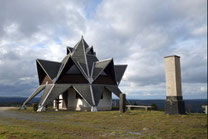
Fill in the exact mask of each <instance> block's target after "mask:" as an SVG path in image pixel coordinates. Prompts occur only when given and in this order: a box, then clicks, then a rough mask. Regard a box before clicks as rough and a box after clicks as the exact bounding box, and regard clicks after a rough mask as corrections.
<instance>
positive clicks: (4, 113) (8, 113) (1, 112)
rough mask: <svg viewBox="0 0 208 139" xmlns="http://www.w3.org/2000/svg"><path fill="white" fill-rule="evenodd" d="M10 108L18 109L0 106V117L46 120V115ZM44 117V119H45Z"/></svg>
mask: <svg viewBox="0 0 208 139" xmlns="http://www.w3.org/2000/svg"><path fill="white" fill-rule="evenodd" d="M11 109H18V108H17V107H0V118H15V119H19V120H28V121H41V122H42V121H46V120H47V119H46V115H39V114H32V113H24V112H20V111H16V110H14V111H12V110H11ZM45 119H46V120H45Z"/></svg>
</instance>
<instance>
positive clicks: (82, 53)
mask: <svg viewBox="0 0 208 139" xmlns="http://www.w3.org/2000/svg"><path fill="white" fill-rule="evenodd" d="M85 46H86V45H85V41H84V39H81V40H80V41H79V43H78V44H76V46H75V49H74V52H73V54H72V59H73V60H74V61H76V63H80V65H81V67H82V69H83V70H84V72H85V74H86V75H87V76H89V67H88V63H87V58H86V47H85Z"/></svg>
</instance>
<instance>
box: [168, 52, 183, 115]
mask: <svg viewBox="0 0 208 139" xmlns="http://www.w3.org/2000/svg"><path fill="white" fill-rule="evenodd" d="M165 78H166V101H165V113H166V114H185V106H184V101H183V96H182V89H181V68H180V57H179V56H176V55H173V56H166V57H165Z"/></svg>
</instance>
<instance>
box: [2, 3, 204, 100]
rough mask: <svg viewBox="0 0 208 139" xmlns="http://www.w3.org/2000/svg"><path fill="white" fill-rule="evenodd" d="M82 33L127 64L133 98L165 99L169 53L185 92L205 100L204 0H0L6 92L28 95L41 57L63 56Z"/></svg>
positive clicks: (105, 54)
mask: <svg viewBox="0 0 208 139" xmlns="http://www.w3.org/2000/svg"><path fill="white" fill-rule="evenodd" d="M81 35H83V36H84V39H85V40H86V41H87V43H88V44H89V45H93V47H94V50H95V51H96V52H97V56H98V58H99V59H106V58H110V57H113V58H114V62H115V63H116V64H128V68H127V71H126V73H125V76H124V78H123V80H122V82H121V84H120V88H121V89H122V91H123V92H124V93H126V94H127V98H134V99H164V98H165V95H166V94H165V92H166V88H165V71H164V56H167V55H179V56H180V57H181V69H182V91H183V96H184V98H185V99H199V98H207V1H206V0H168V1H166V0H94V1H93V0H79V1H77V0H71V1H70V0H29V1H28V0H21V1H20V0H0V96H29V95H30V94H31V93H32V92H33V91H34V89H35V88H36V87H37V86H38V78H37V71H36V65H35V59H36V58H41V59H48V60H55V61H60V60H62V58H63V57H64V56H65V54H66V46H74V45H75V44H76V42H78V41H79V40H80V38H81Z"/></svg>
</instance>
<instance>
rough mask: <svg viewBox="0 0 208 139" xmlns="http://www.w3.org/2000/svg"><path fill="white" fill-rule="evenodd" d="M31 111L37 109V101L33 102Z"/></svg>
mask: <svg viewBox="0 0 208 139" xmlns="http://www.w3.org/2000/svg"><path fill="white" fill-rule="evenodd" d="M32 106H33V111H37V110H38V103H33V104H32Z"/></svg>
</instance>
